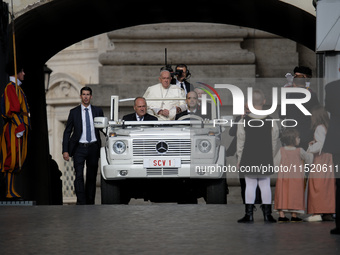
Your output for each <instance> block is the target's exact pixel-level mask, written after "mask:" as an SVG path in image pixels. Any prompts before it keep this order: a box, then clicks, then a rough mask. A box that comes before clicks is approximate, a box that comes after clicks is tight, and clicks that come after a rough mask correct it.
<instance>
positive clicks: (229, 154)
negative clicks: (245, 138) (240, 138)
mask: <svg viewBox="0 0 340 255" xmlns="http://www.w3.org/2000/svg"><path fill="white" fill-rule="evenodd" d="M248 113H249V109H248V105H247V104H245V105H244V115H239V116H237V117H236V118H235V119H234V120H233V123H238V122H239V121H240V120H241V118H242V117H244V116H245V115H247V114H248ZM237 126H238V125H232V126H231V127H230V129H229V135H230V136H232V137H234V138H233V140H232V141H231V143H230V145H229V147H228V149H227V151H226V156H227V157H232V156H234V155H235V153H236V143H237V136H236V135H237ZM236 160H237V159H236ZM239 180H240V186H241V197H242V201H243V204H245V203H246V201H245V198H246V197H245V192H246V181H245V179H244V173H241V172H239ZM255 204H262V201H261V190H260V188H259V186H257V188H256V198H255Z"/></svg>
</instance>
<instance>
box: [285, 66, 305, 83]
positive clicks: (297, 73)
mask: <svg viewBox="0 0 340 255" xmlns="http://www.w3.org/2000/svg"><path fill="white" fill-rule="evenodd" d="M293 73H294V75H292V74H291V73H286V75H285V77H286V79H287V83H286V84H285V85H284V87H292V86H293V79H294V78H304V79H305V87H306V88H309V86H310V79H311V78H312V70H311V69H310V68H309V67H307V66H296V67H295V68H294V72H293Z"/></svg>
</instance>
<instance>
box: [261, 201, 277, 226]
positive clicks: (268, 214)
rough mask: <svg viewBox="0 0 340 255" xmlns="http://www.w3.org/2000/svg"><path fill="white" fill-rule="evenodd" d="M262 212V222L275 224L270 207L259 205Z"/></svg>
mask: <svg viewBox="0 0 340 255" xmlns="http://www.w3.org/2000/svg"><path fill="white" fill-rule="evenodd" d="M261 209H262V211H263V217H264V221H265V222H267V223H276V220H275V219H274V218H273V216H272V205H267V204H266V205H261Z"/></svg>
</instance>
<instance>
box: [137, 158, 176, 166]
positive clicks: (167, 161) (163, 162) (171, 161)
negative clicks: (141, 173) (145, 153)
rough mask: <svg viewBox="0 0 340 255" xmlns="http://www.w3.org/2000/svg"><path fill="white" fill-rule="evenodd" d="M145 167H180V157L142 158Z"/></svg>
mask: <svg viewBox="0 0 340 255" xmlns="http://www.w3.org/2000/svg"><path fill="white" fill-rule="evenodd" d="M144 167H145V168H159V167H174V168H178V167H181V159H180V158H146V159H144Z"/></svg>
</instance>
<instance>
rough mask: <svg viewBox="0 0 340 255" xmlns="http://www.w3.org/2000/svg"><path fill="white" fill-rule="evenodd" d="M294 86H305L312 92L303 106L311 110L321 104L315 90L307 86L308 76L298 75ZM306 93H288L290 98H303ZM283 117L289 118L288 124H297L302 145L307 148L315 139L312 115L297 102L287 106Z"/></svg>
mask: <svg viewBox="0 0 340 255" xmlns="http://www.w3.org/2000/svg"><path fill="white" fill-rule="evenodd" d="M293 87H295V88H305V89H308V90H309V91H310V93H311V99H310V100H309V101H308V102H306V103H304V104H303V106H304V107H305V108H306V109H307V110H308V111H309V112H310V111H311V110H312V108H313V107H314V106H316V105H319V100H318V98H317V95H316V93H315V92H313V91H312V90H311V89H310V88H306V78H303V77H302V78H301V77H299V76H296V77H295V78H294V80H293ZM304 96H305V95H304V94H303V93H294V92H292V93H288V94H287V98H288V99H299V98H303V97H304ZM280 118H281V119H287V120H286V125H287V126H292V127H293V126H295V124H296V126H295V127H294V128H296V129H297V130H298V131H299V134H300V146H301V148H303V149H304V150H307V148H308V144H309V142H310V141H312V140H313V130H312V128H311V117H310V116H309V115H305V114H304V113H303V112H301V110H300V109H299V108H298V107H297V106H296V105H295V104H288V105H287V108H286V115H281V116H280ZM288 119H293V120H295V121H296V122H295V121H289V120H288Z"/></svg>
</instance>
